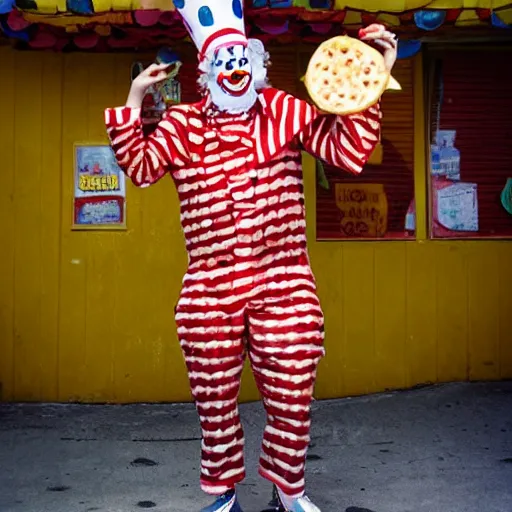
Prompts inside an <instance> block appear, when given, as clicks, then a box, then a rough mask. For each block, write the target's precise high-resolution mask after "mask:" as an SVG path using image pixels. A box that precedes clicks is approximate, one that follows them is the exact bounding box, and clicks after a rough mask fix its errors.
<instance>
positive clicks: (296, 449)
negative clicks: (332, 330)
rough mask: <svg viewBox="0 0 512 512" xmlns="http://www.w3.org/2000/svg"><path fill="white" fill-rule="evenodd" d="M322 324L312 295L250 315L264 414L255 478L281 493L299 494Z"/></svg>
mask: <svg viewBox="0 0 512 512" xmlns="http://www.w3.org/2000/svg"><path fill="white" fill-rule="evenodd" d="M323 325H324V320H323V314H322V310H321V307H320V303H319V301H318V298H317V297H316V294H314V293H312V292H311V291H308V292H307V293H306V294H305V296H304V298H303V299H287V300H283V301H281V302H279V303H272V304H268V305H266V306H263V307H261V308H258V309H255V310H253V311H251V312H250V313H249V333H250V343H249V347H250V348H249V357H250V360H251V364H252V368H253V373H254V376H255V379H256V382H257V385H258V388H259V390H260V393H261V395H262V397H263V402H264V405H265V409H266V411H267V425H266V428H265V432H264V436H263V446H262V453H261V458H260V474H261V475H262V476H263V477H265V478H267V479H268V480H270V481H272V482H273V483H275V484H276V485H277V486H278V487H280V488H281V489H282V490H283V491H284V492H285V493H287V494H289V495H291V496H299V495H301V494H302V492H303V491H304V485H305V483H304V467H305V461H306V452H307V448H308V446H309V442H310V435H309V431H310V426H311V419H310V408H311V401H312V397H313V388H314V384H315V379H316V370H317V366H318V362H319V361H320V359H321V358H322V356H323V354H324V349H323V340H324V328H323Z"/></svg>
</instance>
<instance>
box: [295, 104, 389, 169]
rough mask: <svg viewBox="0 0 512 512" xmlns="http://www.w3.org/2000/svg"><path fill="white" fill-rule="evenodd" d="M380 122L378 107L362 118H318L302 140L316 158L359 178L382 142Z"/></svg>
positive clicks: (302, 135) (300, 137)
mask: <svg viewBox="0 0 512 512" xmlns="http://www.w3.org/2000/svg"><path fill="white" fill-rule="evenodd" d="M381 118H382V112H381V109H380V104H379V103H378V104H376V105H374V106H373V107H370V108H369V109H368V110H366V111H364V112H361V113H359V114H351V115H347V116H334V115H318V116H317V117H316V118H315V119H314V120H313V121H312V122H311V123H310V124H308V125H307V126H306V127H305V129H304V130H303V131H302V133H301V134H300V135H299V140H300V142H301V144H302V146H303V147H304V150H305V151H307V152H308V153H311V154H312V155H313V156H315V157H316V158H319V159H321V160H323V161H325V162H327V163H328V164H331V165H333V166H335V167H338V168H341V169H344V170H346V171H349V172H351V173H353V174H358V173H360V172H361V171H362V169H363V167H364V165H365V164H366V162H367V161H368V159H369V158H370V155H371V154H372V152H373V150H374V149H375V146H376V145H377V143H378V142H379V140H380V128H381Z"/></svg>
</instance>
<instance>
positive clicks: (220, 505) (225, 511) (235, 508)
mask: <svg viewBox="0 0 512 512" xmlns="http://www.w3.org/2000/svg"><path fill="white" fill-rule="evenodd" d="M201 512H242V509H241V508H240V504H239V503H238V500H237V498H236V492H235V491H234V490H233V491H228V492H226V493H224V494H222V495H221V496H218V497H217V499H216V500H215V501H214V502H213V503H212V504H211V505H210V506H209V507H206V508H203V510H201Z"/></svg>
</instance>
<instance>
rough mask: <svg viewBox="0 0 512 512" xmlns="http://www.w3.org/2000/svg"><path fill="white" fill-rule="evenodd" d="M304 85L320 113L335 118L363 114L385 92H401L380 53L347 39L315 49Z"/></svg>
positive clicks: (334, 40) (346, 37)
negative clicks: (334, 116) (391, 90)
mask: <svg viewBox="0 0 512 512" xmlns="http://www.w3.org/2000/svg"><path fill="white" fill-rule="evenodd" d="M304 83H305V85H306V88H307V90H308V93H309V95H310V97H311V99H312V100H313V101H314V102H315V104H316V105H317V107H318V108H319V109H320V110H322V111H324V112H329V113H332V114H337V115H347V114H355V113H357V112H362V111H363V110H366V109H367V108H369V107H371V106H372V105H374V104H375V103H377V102H378V101H379V99H380V97H381V96H382V94H383V93H384V91H385V90H386V89H388V88H391V89H394V90H396V89H400V85H399V84H398V82H397V81H396V80H395V79H394V78H392V77H391V75H390V74H389V72H388V71H387V70H386V66H385V64H384V57H383V56H382V54H381V53H380V52H378V51H377V50H376V49H374V48H372V47H371V46H369V45H367V44H366V43H364V42H362V41H360V40H359V39H354V38H352V37H348V36H338V37H334V38H332V39H329V40H327V41H325V42H324V43H322V44H321V45H320V46H319V47H318V48H317V50H316V51H315V53H314V54H313V57H311V60H310V61H309V65H308V69H307V72H306V75H305V77H304Z"/></svg>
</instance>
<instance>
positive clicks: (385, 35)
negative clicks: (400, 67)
mask: <svg viewBox="0 0 512 512" xmlns="http://www.w3.org/2000/svg"><path fill="white" fill-rule="evenodd" d="M359 38H360V39H361V41H366V42H368V43H374V44H375V45H376V46H379V47H380V48H382V49H383V54H384V63H385V65H386V70H387V71H389V72H391V70H392V69H393V66H394V65H395V62H396V56H397V48H398V38H397V37H396V35H395V34H393V33H392V32H389V30H386V27H385V26H384V25H379V24H378V23H374V24H373V25H369V26H368V27H366V28H362V29H361V30H360V31H359Z"/></svg>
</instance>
